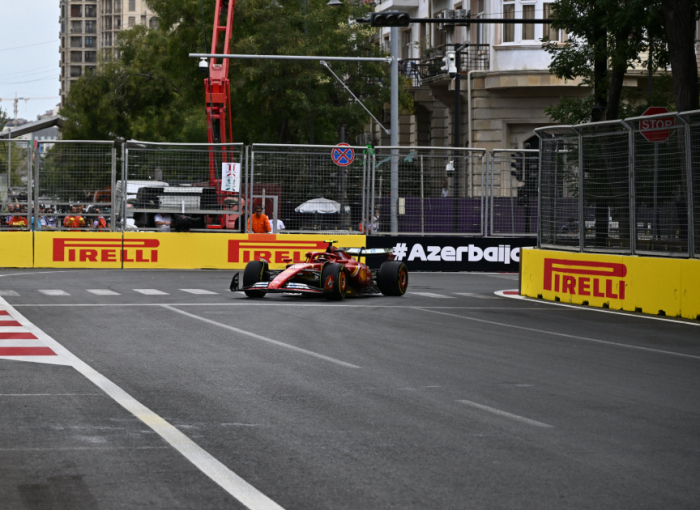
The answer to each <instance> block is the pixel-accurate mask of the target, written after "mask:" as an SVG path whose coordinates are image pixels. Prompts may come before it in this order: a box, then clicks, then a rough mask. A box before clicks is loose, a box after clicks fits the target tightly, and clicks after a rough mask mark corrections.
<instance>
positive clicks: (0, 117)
mask: <svg viewBox="0 0 700 510" xmlns="http://www.w3.org/2000/svg"><path fill="white" fill-rule="evenodd" d="M9 120H10V119H9V117H8V116H7V112H5V110H3V109H2V108H0V131H2V130H3V129H4V128H5V126H6V125H7V121H9Z"/></svg>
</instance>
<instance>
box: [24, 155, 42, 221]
mask: <svg viewBox="0 0 700 510" xmlns="http://www.w3.org/2000/svg"><path fill="white" fill-rule="evenodd" d="M32 145H33V144H32ZM38 146H39V147H41V142H39V144H38ZM32 150H33V149H32ZM37 152H38V154H39V156H35V155H34V154H32V156H31V157H30V158H29V161H30V164H33V165H34V172H33V174H34V185H33V186H32V184H31V180H30V183H29V184H28V185H29V189H28V190H27V191H28V193H27V205H28V207H30V209H29V210H30V211H31V213H32V221H33V224H31V225H30V228H31V229H32V230H38V229H39V228H40V225H39V206H38V204H39V167H40V166H41V157H40V155H41V150H39V151H37ZM34 157H36V158H37V160H36V161H34ZM29 175H32V172H29ZM32 191H33V193H32Z"/></svg>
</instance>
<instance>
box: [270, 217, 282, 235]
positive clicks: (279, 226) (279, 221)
mask: <svg viewBox="0 0 700 510" xmlns="http://www.w3.org/2000/svg"><path fill="white" fill-rule="evenodd" d="M283 230H284V223H283V222H282V220H280V219H278V220H277V232H282V231H283ZM270 232H272V220H270Z"/></svg>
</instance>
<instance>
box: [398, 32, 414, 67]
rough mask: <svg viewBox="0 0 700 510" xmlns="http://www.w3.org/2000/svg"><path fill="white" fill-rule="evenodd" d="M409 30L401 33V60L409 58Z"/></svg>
mask: <svg viewBox="0 0 700 510" xmlns="http://www.w3.org/2000/svg"><path fill="white" fill-rule="evenodd" d="M411 44H412V43H411V29H408V30H404V31H402V32H401V58H402V59H404V60H406V59H409V58H411Z"/></svg>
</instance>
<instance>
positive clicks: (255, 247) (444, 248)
mask: <svg viewBox="0 0 700 510" xmlns="http://www.w3.org/2000/svg"><path fill="white" fill-rule="evenodd" d="M331 238H332V239H334V240H336V241H338V246H346V247H351V248H356V247H361V246H366V247H368V248H393V249H394V253H395V255H396V258H397V259H398V260H401V261H403V262H405V263H406V264H407V265H408V268H409V270H411V271H489V272H517V271H518V267H519V260H520V250H521V248H523V247H526V246H532V245H533V244H534V243H535V239H534V238H532V237H523V238H518V237H504V238H482V237H473V238H466V237H450V236H444V237H440V236H425V237H421V236H379V235H373V236H367V237H365V236H364V235H341V236H335V237H333V236H329V235H304V234H277V235H275V234H224V233H220V234H219V233H216V234H213V233H196V232H187V233H176V232H167V233H164V232H124V233H122V232H77V231H76V232H48V231H43V232H34V233H32V232H28V231H27V232H0V267H50V268H103V269H121V268H124V269H243V268H244V267H245V265H246V264H247V263H248V262H249V261H251V260H255V259H258V258H264V259H266V260H269V261H270V264H271V267H272V268H273V269H283V268H284V265H285V262H284V260H285V259H294V260H300V259H303V258H304V255H305V253H307V252H309V251H317V250H325V249H326V246H327V243H326V241H327V240H329V239H331ZM380 258H381V257H380ZM382 261H383V260H380V259H376V258H375V259H372V258H370V259H369V263H370V266H372V267H379V265H380V264H381V262H382Z"/></svg>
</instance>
